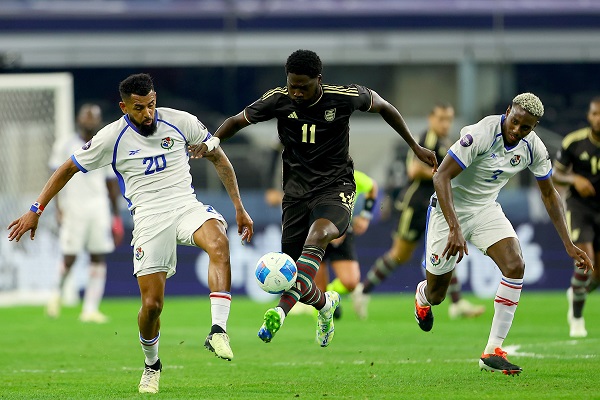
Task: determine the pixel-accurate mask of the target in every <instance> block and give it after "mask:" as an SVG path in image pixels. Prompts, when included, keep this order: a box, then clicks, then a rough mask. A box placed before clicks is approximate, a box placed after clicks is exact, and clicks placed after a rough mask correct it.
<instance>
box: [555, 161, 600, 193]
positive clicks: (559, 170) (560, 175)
mask: <svg viewBox="0 0 600 400" xmlns="http://www.w3.org/2000/svg"><path fill="white" fill-rule="evenodd" d="M552 171H553V173H552V181H554V183H556V184H558V185H565V186H573V187H574V188H575V190H577V193H579V194H580V195H581V197H592V196H595V195H596V189H594V185H593V184H592V182H590V180H589V179H587V178H585V177H584V176H581V175H579V174H576V173H574V172H573V168H572V167H570V168H567V167H565V166H564V165H562V164H561V163H560V162H558V161H555V162H554V166H553V168H552Z"/></svg>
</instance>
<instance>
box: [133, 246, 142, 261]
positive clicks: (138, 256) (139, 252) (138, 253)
mask: <svg viewBox="0 0 600 400" xmlns="http://www.w3.org/2000/svg"><path fill="white" fill-rule="evenodd" d="M142 257H144V250H142V248H141V247H138V248H137V249H135V259H136V260H138V261H139V260H141V259H142Z"/></svg>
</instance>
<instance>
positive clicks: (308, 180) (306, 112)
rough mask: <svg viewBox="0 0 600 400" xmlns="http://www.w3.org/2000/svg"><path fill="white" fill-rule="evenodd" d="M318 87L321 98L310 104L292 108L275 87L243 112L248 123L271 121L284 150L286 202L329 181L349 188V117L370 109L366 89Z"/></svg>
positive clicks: (285, 93) (283, 92) (284, 91)
mask: <svg viewBox="0 0 600 400" xmlns="http://www.w3.org/2000/svg"><path fill="white" fill-rule="evenodd" d="M321 87H322V89H323V90H322V95H321V97H320V98H319V99H318V100H317V101H316V102H315V103H313V104H311V105H300V104H297V103H296V102H294V101H293V100H292V99H291V98H290V97H289V96H288V91H287V87H278V88H274V89H271V90H269V91H267V92H266V93H265V94H264V95H263V96H262V97H261V98H260V99H258V100H257V101H255V102H254V103H252V104H251V105H249V106H248V107H246V109H245V110H244V116H245V117H246V119H247V120H248V121H249V122H250V123H253V124H254V123H257V122H262V121H267V120H270V119H273V118H276V119H277V132H278V134H279V140H280V141H281V143H282V144H283V146H284V150H283V153H282V159H283V190H284V192H285V194H286V195H287V196H290V197H292V198H306V197H310V196H311V195H312V193H314V192H316V191H318V190H320V189H322V188H324V187H328V186H330V185H332V184H334V183H335V184H344V183H346V182H347V183H348V184H351V185H354V175H353V171H354V165H353V162H352V158H351V157H350V151H349V150H350V149H349V148H350V135H349V133H350V127H349V122H350V115H352V113H353V112H354V111H356V110H360V111H368V110H369V109H370V108H371V104H372V96H371V91H370V89H368V88H366V87H364V86H360V85H347V86H335V85H327V84H322V85H321ZM361 134H368V132H361Z"/></svg>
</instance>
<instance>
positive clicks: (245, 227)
mask: <svg viewBox="0 0 600 400" xmlns="http://www.w3.org/2000/svg"><path fill="white" fill-rule="evenodd" d="M204 158H206V159H207V160H209V161H210V162H212V163H213V165H214V166H215V169H216V171H217V175H219V179H221V182H223V185H224V186H225V190H227V194H228V195H229V197H230V198H231V201H232V202H233V206H234V208H235V220H236V222H237V226H238V234H239V235H241V237H242V241H244V240H246V241H248V242H249V241H250V240H251V239H252V236H253V235H254V222H253V221H252V218H250V215H248V213H247V212H246V209H244V205H243V204H242V197H241V196H240V189H239V187H238V183H237V178H236V176H235V171H234V170H233V166H232V165H231V162H230V161H229V158H227V155H225V152H224V151H223V149H222V148H220V147H217V148H216V149H215V151H213V152H210V153H206V155H205V156H204Z"/></svg>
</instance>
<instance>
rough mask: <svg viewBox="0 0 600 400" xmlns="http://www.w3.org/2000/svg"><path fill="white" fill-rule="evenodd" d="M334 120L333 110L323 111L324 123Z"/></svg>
mask: <svg viewBox="0 0 600 400" xmlns="http://www.w3.org/2000/svg"><path fill="white" fill-rule="evenodd" d="M334 119H335V108H332V109H331V110H325V121H327V122H331V121H333V120H334Z"/></svg>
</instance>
